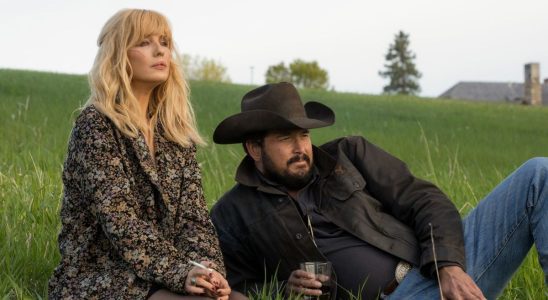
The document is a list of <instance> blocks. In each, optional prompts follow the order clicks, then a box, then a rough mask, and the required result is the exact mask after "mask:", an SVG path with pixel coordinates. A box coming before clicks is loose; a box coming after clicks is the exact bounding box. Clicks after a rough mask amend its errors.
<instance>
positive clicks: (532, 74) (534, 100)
mask: <svg viewBox="0 0 548 300" xmlns="http://www.w3.org/2000/svg"><path fill="white" fill-rule="evenodd" d="M539 75H540V74H539V64H538V63H532V64H527V65H525V81H524V82H523V83H518V82H507V83H504V82H470V81H463V82H459V83H457V84H455V85H454V86H453V87H451V88H450V89H448V90H447V91H445V92H444V93H443V94H441V95H440V96H439V98H448V99H464V100H476V101H494V102H514V103H522V104H531V105H548V78H547V79H544V82H543V83H542V84H541V83H540V81H539V78H540V76H539Z"/></svg>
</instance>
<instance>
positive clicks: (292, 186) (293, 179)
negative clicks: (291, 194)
mask: <svg viewBox="0 0 548 300" xmlns="http://www.w3.org/2000/svg"><path fill="white" fill-rule="evenodd" d="M261 156H262V161H263V169H264V176H265V177H266V178H268V179H270V180H272V181H274V182H276V183H279V184H281V185H283V186H285V187H286V188H287V189H288V190H290V191H298V190H300V189H302V188H304V187H305V186H306V185H307V184H308V183H309V182H310V179H311V178H312V163H311V161H310V157H308V155H306V154H304V153H303V154H300V155H295V156H293V157H291V158H290V159H289V160H288V161H287V164H286V166H287V167H288V168H289V165H291V164H292V163H295V162H299V161H306V162H307V163H308V166H309V168H308V171H306V173H304V174H301V175H299V174H289V172H288V169H285V170H283V171H281V172H279V171H277V170H276V168H275V167H274V163H273V162H272V159H271V158H270V156H269V155H268V154H266V152H265V151H262V154H261Z"/></svg>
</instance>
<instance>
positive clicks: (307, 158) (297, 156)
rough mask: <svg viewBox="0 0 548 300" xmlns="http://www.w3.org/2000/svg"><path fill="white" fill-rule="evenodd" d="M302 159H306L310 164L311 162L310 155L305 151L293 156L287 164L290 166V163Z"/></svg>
mask: <svg viewBox="0 0 548 300" xmlns="http://www.w3.org/2000/svg"><path fill="white" fill-rule="evenodd" d="M301 160H303V161H306V162H307V163H308V164H310V157H308V155H306V154H305V153H303V154H297V155H295V156H293V157H291V158H290V159H289V160H288V161H287V165H288V166H289V165H290V164H292V163H296V162H299V161H301Z"/></svg>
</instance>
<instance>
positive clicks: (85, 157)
mask: <svg viewBox="0 0 548 300" xmlns="http://www.w3.org/2000/svg"><path fill="white" fill-rule="evenodd" d="M79 121H80V122H78V121H77V124H76V126H75V127H74V129H73V132H72V136H71V140H70V143H69V154H68V157H67V167H69V168H73V170H75V172H71V173H76V174H79V175H78V176H79V178H78V181H79V183H80V184H79V188H80V189H81V192H82V194H83V195H84V199H82V203H81V204H82V205H88V206H89V210H90V211H91V212H92V214H93V215H94V216H95V217H96V221H97V223H98V226H101V228H102V231H103V232H104V234H105V235H106V237H107V238H108V240H109V241H110V243H111V245H112V246H113V247H114V248H115V249H116V251H117V255H119V257H121V258H122V259H123V260H124V261H125V262H126V263H127V264H128V266H129V267H130V268H131V269H132V270H133V271H134V272H135V274H136V275H137V276H138V277H140V278H142V279H144V280H146V281H149V282H156V283H159V284H161V285H163V286H165V287H166V288H168V289H170V290H171V291H174V292H184V283H185V279H186V276H187V274H188V271H189V270H190V269H191V268H192V266H191V265H190V264H188V259H187V258H188V253H185V252H184V251H180V250H178V249H177V248H176V247H174V245H173V243H172V242H170V241H168V240H166V239H164V238H163V236H162V235H161V234H160V233H159V231H158V229H157V228H156V225H154V224H152V223H151V222H147V221H145V220H143V219H141V218H139V217H138V215H137V214H136V210H135V209H134V208H135V206H136V205H137V203H136V201H135V200H134V199H133V197H134V195H133V194H132V193H131V191H130V180H131V179H130V178H127V177H126V176H125V172H124V166H123V164H122V161H123V159H122V154H121V153H120V148H119V147H118V146H117V143H118V142H119V141H117V140H116V139H115V137H114V132H113V130H114V128H113V126H111V125H109V124H108V123H107V122H106V121H104V120H97V118H93V117H92V118H90V116H87V119H84V120H83V121H82V120H79Z"/></svg>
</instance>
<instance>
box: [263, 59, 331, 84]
mask: <svg viewBox="0 0 548 300" xmlns="http://www.w3.org/2000/svg"><path fill="white" fill-rule="evenodd" d="M265 81H266V83H276V82H280V81H287V82H291V83H293V84H295V85H296V86H298V87H302V88H312V89H327V88H328V87H329V76H328V74H327V71H326V70H324V69H322V68H321V67H320V66H319V65H318V62H316V61H310V62H307V61H304V60H302V59H295V60H293V62H292V63H290V64H289V66H288V67H286V65H285V63H284V62H280V63H279V64H277V65H273V66H270V67H268V70H267V71H266V74H265Z"/></svg>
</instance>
